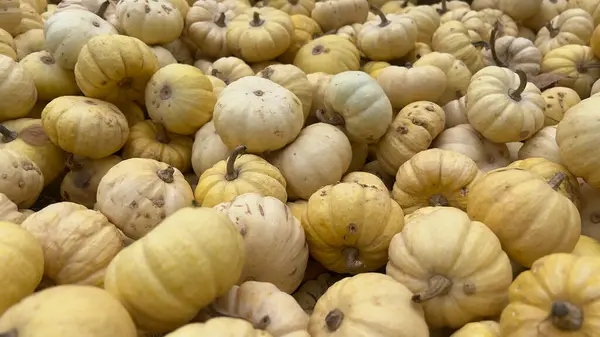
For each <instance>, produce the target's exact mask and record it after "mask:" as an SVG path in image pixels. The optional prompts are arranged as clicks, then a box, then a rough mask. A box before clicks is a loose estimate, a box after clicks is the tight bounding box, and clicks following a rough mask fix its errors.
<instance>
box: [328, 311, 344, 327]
mask: <svg viewBox="0 0 600 337" xmlns="http://www.w3.org/2000/svg"><path fill="white" fill-rule="evenodd" d="M343 321H344V313H343V312H342V311H341V310H340V309H338V308H335V309H333V310H331V311H330V312H328V313H327V316H325V326H326V327H327V330H328V331H329V332H335V331H337V329H339V328H340V325H342V322H343Z"/></svg>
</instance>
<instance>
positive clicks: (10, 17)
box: [0, 0, 23, 36]
mask: <svg viewBox="0 0 600 337" xmlns="http://www.w3.org/2000/svg"><path fill="white" fill-rule="evenodd" d="M20 4H21V2H20V1H19V0H3V1H2V3H1V4H0V9H1V10H0V28H1V29H3V30H5V31H7V32H8V33H9V34H11V35H13V36H15V35H17V31H18V28H19V24H20V23H21V19H22V18H23V14H22V13H21V9H20V8H19V6H20Z"/></svg>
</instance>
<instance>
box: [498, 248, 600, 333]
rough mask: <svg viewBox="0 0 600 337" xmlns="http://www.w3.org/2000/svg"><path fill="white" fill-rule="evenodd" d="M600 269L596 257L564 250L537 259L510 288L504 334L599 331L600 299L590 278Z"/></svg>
mask: <svg viewBox="0 0 600 337" xmlns="http://www.w3.org/2000/svg"><path fill="white" fill-rule="evenodd" d="M599 269H600V260H599V259H598V258H597V257H595V256H576V255H573V254H564V253H562V254H551V255H548V256H544V257H542V258H540V259H539V260H537V261H535V263H534V264H533V265H532V266H531V270H528V271H525V272H523V273H521V274H520V275H519V276H518V277H517V278H516V279H515V281H514V282H513V283H512V284H511V286H510V288H509V291H508V296H509V304H508V306H507V307H506V308H505V309H504V311H502V315H501V316H500V334H501V336H506V337H520V336H535V335H537V334H544V335H546V336H548V335H554V336H560V335H565V334H570V335H572V336H577V335H580V336H585V335H589V334H593V333H594V332H595V331H598V329H599V328H600V327H599V324H600V323H598V322H597V320H595V319H594V312H595V306H596V305H597V303H598V301H597V300H596V298H595V297H594V296H593V295H592V294H593V290H591V288H590V287H593V283H591V282H590V281H591V280H594V279H596V278H597V277H598V276H597V275H598V274H597V273H598V270H599ZM590 291H591V293H590ZM584 317H585V319H584Z"/></svg>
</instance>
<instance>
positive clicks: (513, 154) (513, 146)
mask: <svg viewBox="0 0 600 337" xmlns="http://www.w3.org/2000/svg"><path fill="white" fill-rule="evenodd" d="M506 147H507V148H508V152H509V158H510V161H511V162H513V161H516V160H518V159H519V150H521V148H522V147H523V143H522V142H509V143H506Z"/></svg>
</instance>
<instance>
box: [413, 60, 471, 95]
mask: <svg viewBox="0 0 600 337" xmlns="http://www.w3.org/2000/svg"><path fill="white" fill-rule="evenodd" d="M413 66H415V67H422V66H434V67H436V68H439V69H440V70H441V71H443V72H444V73H445V74H446V90H445V91H444V93H443V94H442V96H441V97H440V98H438V99H437V100H436V103H438V104H440V105H445V104H446V103H448V102H450V101H452V100H455V99H458V98H460V97H462V96H464V95H465V94H466V93H467V87H468V86H469V82H470V80H471V76H472V74H471V71H470V70H469V68H467V66H466V65H465V64H464V63H463V62H462V61H460V60H458V59H456V58H455V57H454V56H453V55H451V54H448V53H438V52H431V53H429V54H426V55H423V56H422V57H421V58H420V59H418V60H417V61H416V62H415V63H414V64H413Z"/></svg>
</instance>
